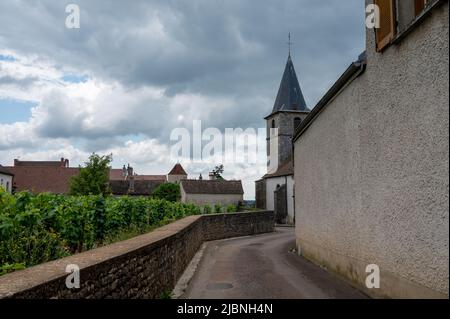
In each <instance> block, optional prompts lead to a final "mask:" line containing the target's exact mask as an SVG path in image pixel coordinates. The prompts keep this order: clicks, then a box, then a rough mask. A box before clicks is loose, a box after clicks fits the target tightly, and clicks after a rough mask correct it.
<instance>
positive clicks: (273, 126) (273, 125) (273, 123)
mask: <svg viewBox="0 0 450 319" xmlns="http://www.w3.org/2000/svg"><path fill="white" fill-rule="evenodd" d="M272 128H275V120H272Z"/></svg>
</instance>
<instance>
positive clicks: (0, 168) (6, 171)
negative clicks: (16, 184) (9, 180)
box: [0, 165, 14, 176]
mask: <svg viewBox="0 0 450 319" xmlns="http://www.w3.org/2000/svg"><path fill="white" fill-rule="evenodd" d="M0 174H4V175H9V176H14V174H13V173H12V172H11V171H10V170H9V169H7V168H6V167H4V166H2V165H0Z"/></svg>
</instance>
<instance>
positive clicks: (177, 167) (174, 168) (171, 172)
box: [169, 164, 187, 175]
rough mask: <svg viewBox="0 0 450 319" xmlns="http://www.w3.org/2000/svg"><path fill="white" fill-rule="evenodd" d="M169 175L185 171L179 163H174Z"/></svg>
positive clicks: (184, 172)
mask: <svg viewBox="0 0 450 319" xmlns="http://www.w3.org/2000/svg"><path fill="white" fill-rule="evenodd" d="M169 175H187V173H186V171H185V170H184V168H183V166H181V164H176V165H175V166H174V167H173V168H172V170H171V171H170V172H169Z"/></svg>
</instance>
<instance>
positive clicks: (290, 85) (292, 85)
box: [272, 53, 309, 113]
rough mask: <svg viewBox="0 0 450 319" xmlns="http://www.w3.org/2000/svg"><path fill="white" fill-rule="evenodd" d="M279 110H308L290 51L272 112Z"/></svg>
mask: <svg viewBox="0 0 450 319" xmlns="http://www.w3.org/2000/svg"><path fill="white" fill-rule="evenodd" d="M279 111H304V112H308V111H309V109H308V108H307V107H306V102H305V98H304V97H303V93H302V90H301V89H300V84H299V83H298V80H297V74H296V73H295V69H294V64H293V63H292V59H291V54H290V53H289V57H288V60H287V62H286V67H285V69H284V74H283V78H282V79H281V84H280V88H279V90H278V95H277V98H276V100H275V104H274V106H273V110H272V113H275V112H279Z"/></svg>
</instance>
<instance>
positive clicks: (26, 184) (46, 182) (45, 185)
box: [8, 166, 80, 194]
mask: <svg viewBox="0 0 450 319" xmlns="http://www.w3.org/2000/svg"><path fill="white" fill-rule="evenodd" d="M8 169H9V170H10V171H11V172H12V173H13V174H14V185H15V187H16V190H17V191H26V190H28V191H31V192H33V193H43V192H51V193H54V194H66V193H68V192H69V182H70V178H71V177H72V176H76V175H78V174H79V172H80V169H79V168H68V167H56V166H13V167H8Z"/></svg>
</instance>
